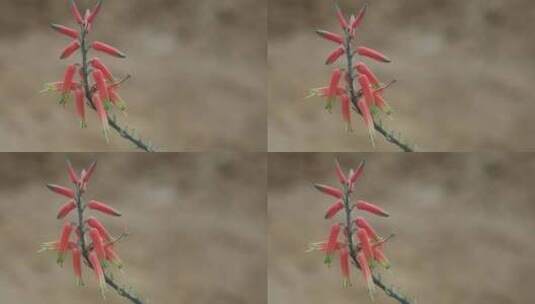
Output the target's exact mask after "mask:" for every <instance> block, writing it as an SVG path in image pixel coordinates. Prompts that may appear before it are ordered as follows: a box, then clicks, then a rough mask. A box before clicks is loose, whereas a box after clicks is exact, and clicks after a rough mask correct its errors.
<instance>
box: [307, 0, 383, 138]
mask: <svg viewBox="0 0 535 304" xmlns="http://www.w3.org/2000/svg"><path fill="white" fill-rule="evenodd" d="M366 9H367V5H364V6H363V7H362V9H361V10H360V11H359V12H358V13H357V14H356V15H351V16H350V18H349V20H347V19H346V17H345V16H344V14H343V12H342V11H341V9H340V8H339V6H338V5H336V17H337V19H338V23H339V24H340V27H341V28H342V31H343V34H342V35H339V34H336V33H332V32H328V31H324V30H316V33H317V34H318V35H319V36H320V37H322V38H323V39H326V40H328V41H330V42H333V43H335V44H336V48H335V49H334V50H333V51H332V52H330V53H329V54H328V56H327V59H326V61H325V63H326V64H327V65H331V64H334V63H336V62H338V60H339V59H340V58H341V57H342V56H343V55H345V58H346V62H345V65H344V67H340V68H338V67H337V68H335V69H334V70H333V71H332V73H331V78H330V81H329V84H328V86H326V87H321V88H315V89H312V90H311V94H310V95H309V97H311V96H320V97H324V98H325V99H326V100H327V104H326V106H325V108H326V109H327V110H329V111H331V109H332V104H333V102H334V101H335V100H337V99H339V100H340V102H341V111H342V119H343V120H344V122H345V124H346V130H347V131H348V132H349V131H352V127H351V113H352V110H354V111H356V112H358V113H359V114H360V115H361V116H362V118H363V121H364V124H365V126H366V127H367V128H368V133H369V136H370V140H371V142H372V145H374V144H375V141H374V127H375V126H374V124H375V122H374V118H375V116H376V115H378V113H379V111H378V110H380V111H382V112H383V113H385V114H386V115H390V114H391V113H392V110H391V108H390V106H389V105H388V104H387V103H386V101H385V99H384V97H383V94H384V91H385V89H386V88H387V87H388V86H389V85H384V84H382V83H381V82H380V81H379V79H378V78H377V76H376V75H375V74H374V73H373V72H372V70H371V69H370V68H369V67H368V65H366V64H365V63H364V62H362V61H358V59H359V58H358V56H361V57H366V58H369V59H372V60H374V61H378V62H382V63H384V62H390V59H389V58H388V57H386V56H385V55H383V54H382V53H380V52H379V51H376V50H374V49H371V48H368V47H365V46H358V45H356V43H355V42H356V39H357V33H358V30H359V27H360V25H361V23H362V21H363V19H364V16H365V14H366ZM356 86H358V87H359V89H358V90H357V89H356Z"/></svg>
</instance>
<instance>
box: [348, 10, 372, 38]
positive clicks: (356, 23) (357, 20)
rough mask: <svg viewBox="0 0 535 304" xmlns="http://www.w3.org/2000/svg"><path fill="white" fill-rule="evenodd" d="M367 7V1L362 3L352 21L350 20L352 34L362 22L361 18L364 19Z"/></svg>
mask: <svg viewBox="0 0 535 304" xmlns="http://www.w3.org/2000/svg"><path fill="white" fill-rule="evenodd" d="M367 9H368V3H364V6H362V8H361V9H360V11H359V12H358V14H357V16H356V17H355V19H354V20H353V22H351V31H352V32H353V34H354V33H355V32H356V30H357V29H358V28H359V27H360V25H361V24H362V20H363V19H364V16H365V15H366V10H367Z"/></svg>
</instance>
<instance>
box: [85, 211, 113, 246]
mask: <svg viewBox="0 0 535 304" xmlns="http://www.w3.org/2000/svg"><path fill="white" fill-rule="evenodd" d="M86 223H87V225H89V227H91V228H94V229H97V230H98V232H99V233H100V236H102V238H103V239H104V240H105V241H106V242H110V241H111V235H110V233H109V232H108V230H106V228H105V227H104V225H102V223H101V222H100V221H99V220H97V219H96V218H95V217H94V216H91V217H89V218H88V219H87V220H86Z"/></svg>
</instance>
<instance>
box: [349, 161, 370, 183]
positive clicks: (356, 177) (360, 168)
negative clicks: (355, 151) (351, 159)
mask: <svg viewBox="0 0 535 304" xmlns="http://www.w3.org/2000/svg"><path fill="white" fill-rule="evenodd" d="M365 164H366V161H364V160H363V161H361V162H360V164H359V166H358V167H357V169H355V171H353V173H352V174H351V175H350V176H349V182H350V183H351V184H354V183H356V182H357V181H358V180H359V178H360V177H361V176H362V173H364V165H365Z"/></svg>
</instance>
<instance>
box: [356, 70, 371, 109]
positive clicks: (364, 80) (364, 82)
mask: <svg viewBox="0 0 535 304" xmlns="http://www.w3.org/2000/svg"><path fill="white" fill-rule="evenodd" d="M359 84H360V88H361V90H362V94H364V99H365V100H366V103H367V104H368V107H371V106H372V105H374V104H375V100H374V99H373V91H372V87H371V84H370V80H369V79H368V76H366V75H364V74H362V75H360V76H359Z"/></svg>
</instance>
